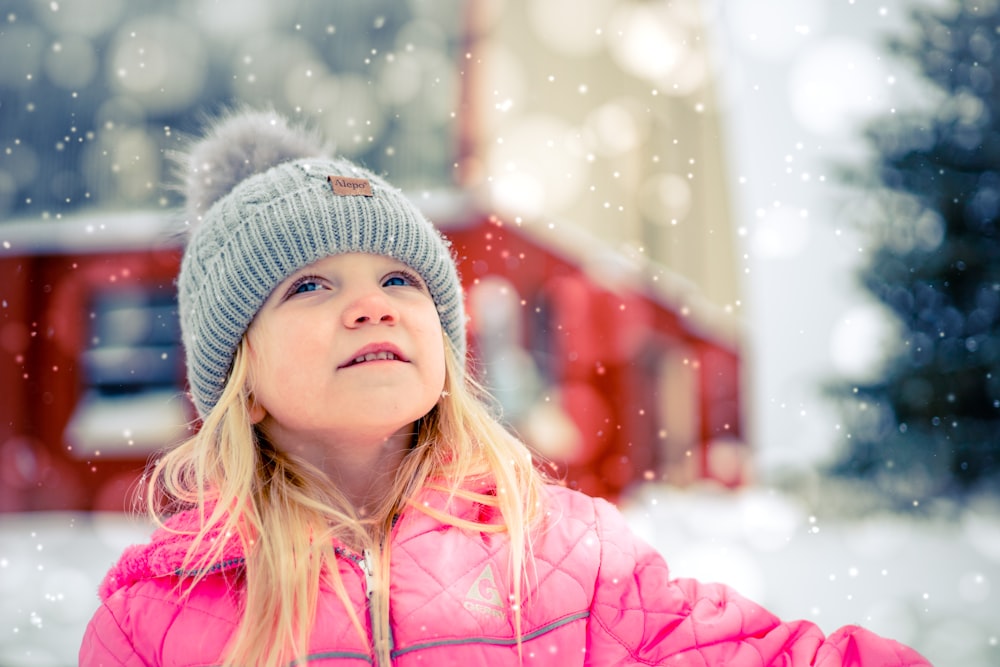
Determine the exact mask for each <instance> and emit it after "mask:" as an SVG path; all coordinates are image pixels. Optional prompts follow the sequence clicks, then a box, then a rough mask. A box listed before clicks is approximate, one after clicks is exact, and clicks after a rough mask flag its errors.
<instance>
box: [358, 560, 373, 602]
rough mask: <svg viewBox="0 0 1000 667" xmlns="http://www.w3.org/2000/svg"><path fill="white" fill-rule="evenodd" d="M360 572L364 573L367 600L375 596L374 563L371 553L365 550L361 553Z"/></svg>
mask: <svg viewBox="0 0 1000 667" xmlns="http://www.w3.org/2000/svg"><path fill="white" fill-rule="evenodd" d="M360 565H361V570H362V571H363V572H364V573H365V597H367V598H368V599H369V600H371V599H372V596H373V595H375V563H374V559H373V558H372V552H371V551H369V550H368V549H365V550H364V551H362V552H361V563H360Z"/></svg>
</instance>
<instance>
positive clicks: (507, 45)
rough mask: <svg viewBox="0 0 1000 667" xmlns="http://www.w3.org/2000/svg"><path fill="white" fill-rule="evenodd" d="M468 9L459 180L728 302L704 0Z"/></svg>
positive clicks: (589, 0) (735, 296)
mask: <svg viewBox="0 0 1000 667" xmlns="http://www.w3.org/2000/svg"><path fill="white" fill-rule="evenodd" d="M469 6H470V7H471V9H469V10H468V11H470V12H472V14H471V15H470V16H469V18H468V20H469V22H470V24H471V32H472V33H473V35H474V36H473V39H472V41H471V43H470V45H469V49H468V53H467V54H466V63H467V65H468V67H467V69H465V71H464V73H463V76H466V77H467V80H466V81H465V84H466V85H467V86H469V91H468V92H467V103H468V105H469V107H467V108H466V111H467V112H471V113H469V116H470V117H472V118H475V119H476V120H475V122H474V127H472V128H471V129H469V132H470V135H469V136H467V139H468V140H469V141H470V143H469V144H468V146H467V148H468V153H467V154H468V155H469V156H474V157H470V158H469V159H468V161H467V162H466V163H465V164H463V167H464V169H463V172H462V173H463V174H464V178H465V181H466V182H465V185H467V186H479V187H481V189H482V190H483V191H484V192H486V193H488V196H489V198H490V202H491V206H493V207H496V208H498V209H499V210H501V211H502V212H504V214H505V215H506V216H508V217H511V218H515V219H516V218H517V217H518V216H520V218H521V220H522V223H523V224H524V225H526V226H529V227H530V226H531V225H535V226H538V225H544V226H545V227H546V229H544V230H541V231H544V232H546V233H547V235H555V236H559V231H560V229H565V228H566V226H573V227H575V228H578V229H582V230H584V231H585V232H588V233H589V234H588V235H590V236H594V237H597V238H599V239H601V240H602V241H603V242H604V243H606V244H607V245H608V247H610V248H612V249H614V250H616V251H618V252H620V253H622V254H623V255H624V256H625V257H628V258H630V259H641V258H645V259H647V260H651V262H650V263H649V264H648V265H647V266H646V267H645V269H644V270H645V271H646V272H647V273H653V274H654V275H658V276H659V277H658V278H657V280H659V279H660V278H663V279H664V280H663V282H664V283H671V284H673V285H677V284H684V283H688V282H690V283H693V285H694V286H696V290H695V292H697V293H699V296H700V297H704V298H705V299H707V301H708V302H710V304H712V305H713V306H714V308H713V309H718V310H719V311H720V312H726V311H728V310H729V309H730V307H731V306H733V305H734V304H735V303H736V302H737V301H738V300H739V298H740V297H739V286H738V282H737V278H738V276H737V270H736V266H737V262H736V258H735V256H734V252H735V251H734V241H735V239H734V230H733V229H732V222H731V215H730V206H729V199H728V195H727V185H726V183H727V177H726V173H725V164H724V159H725V155H724V152H723V149H722V142H723V137H722V135H721V133H720V127H721V123H720V119H719V117H718V108H717V106H716V103H715V96H714V92H713V80H712V75H711V69H712V68H711V65H710V58H709V54H708V49H709V45H708V44H707V43H706V37H705V35H706V31H705V30H704V29H703V26H702V23H701V20H702V19H701V17H700V15H699V14H698V11H697V10H698V7H699V2H698V1H697V0H677V1H674V2H671V3H667V2H662V1H656V0H653V1H647V2H638V1H628V0H583V1H581V0H505V1H500V0H497V1H488V2H481V3H480V2H472V3H469ZM567 236H569V234H567ZM638 264H639V265H642V264H643V263H642V262H641V261H640V262H639V263H638ZM664 269H665V270H664ZM685 298H687V297H685Z"/></svg>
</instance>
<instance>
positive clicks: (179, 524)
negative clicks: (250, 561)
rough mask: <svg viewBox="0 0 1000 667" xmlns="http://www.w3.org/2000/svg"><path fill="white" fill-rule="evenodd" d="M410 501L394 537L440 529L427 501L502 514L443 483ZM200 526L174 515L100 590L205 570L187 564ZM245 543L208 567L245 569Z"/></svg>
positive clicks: (442, 508) (472, 516)
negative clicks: (186, 558) (188, 554)
mask: <svg viewBox="0 0 1000 667" xmlns="http://www.w3.org/2000/svg"><path fill="white" fill-rule="evenodd" d="M461 490H463V491H474V492H478V493H485V494H487V495H490V494H492V493H493V487H492V486H491V485H489V484H488V483H486V482H482V483H477V482H471V483H466V484H465V485H463V486H462V487H461ZM410 505H411V506H409V507H405V508H403V510H402V512H401V514H400V517H399V520H398V521H397V522H396V527H395V529H394V530H393V538H392V539H393V541H394V542H396V541H405V540H408V539H410V538H412V537H415V536H417V535H420V534H423V533H426V532H429V531H434V530H439V529H440V527H441V521H440V520H439V519H436V518H434V516H432V514H430V513H428V512H426V511H422V510H421V508H420V507H419V506H421V505H422V506H423V507H424V508H426V509H429V510H431V512H440V513H444V514H448V515H451V516H454V517H456V518H458V519H463V520H467V521H477V522H480V523H493V522H495V521H496V520H497V519H498V518H499V513H498V512H497V511H496V510H495V509H494V508H492V507H489V506H486V505H483V504H482V503H478V502H475V501H473V500H471V499H469V498H468V497H466V496H465V495H463V494H462V493H461V491H459V492H458V493H456V494H452V493H451V492H450V491H449V490H448V489H447V488H445V487H444V486H443V485H437V484H434V483H430V484H428V486H426V487H425V488H423V489H421V490H420V491H419V492H417V494H415V496H414V498H413V500H412V501H411V503H410ZM200 526H201V518H200V513H199V512H198V511H197V510H187V511H183V512H180V513H178V514H175V515H173V516H172V517H170V518H169V519H168V520H167V521H166V522H165V523H164V525H163V526H162V527H160V528H157V529H156V530H155V531H154V532H153V534H152V536H151V537H150V541H149V542H148V543H145V544H135V545H132V546H130V547H128V548H126V549H125V551H124V552H123V553H122V556H121V558H119V560H118V562H117V563H116V564H115V565H114V566H112V568H111V569H110V571H109V572H108V573H107V575H105V577H104V580H103V581H102V582H101V584H100V587H99V589H98V593H99V595H100V597H101V599H102V600H106V599H107V598H108V597H110V596H111V595H112V594H113V593H114V592H115V591H117V590H119V589H121V588H125V587H127V586H130V585H132V584H135V583H138V582H140V581H145V580H148V579H155V578H159V577H187V576H194V575H196V574H202V572H201V571H190V570H185V569H184V560H185V556H186V555H187V552H188V549H189V548H190V547H191V543H192V542H193V540H194V536H195V535H196V534H197V532H198V530H199V528H200ZM220 537H221V536H220V534H219V531H218V529H213V530H212V531H210V532H209V535H208V536H207V538H208V539H206V540H204V541H203V542H202V549H201V553H199V554H196V555H201V554H202V553H204V552H206V551H208V549H209V548H211V547H212V546H214V544H215V542H216V540H218V539H220ZM244 558H245V556H244V553H243V548H242V546H241V545H240V542H239V539H238V538H237V537H236V536H235V535H231V536H229V537H228V538H227V539H226V543H225V546H224V547H223V550H222V553H221V557H220V558H219V559H218V560H217V561H216V562H215V563H214V564H212V565H211V566H210V567H209V568H208V571H209V572H225V571H228V570H236V569H240V568H242V566H243V562H244Z"/></svg>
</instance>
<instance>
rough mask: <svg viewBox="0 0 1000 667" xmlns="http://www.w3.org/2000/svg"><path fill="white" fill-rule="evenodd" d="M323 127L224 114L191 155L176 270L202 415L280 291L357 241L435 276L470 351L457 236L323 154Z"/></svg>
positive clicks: (442, 309) (447, 326)
mask: <svg viewBox="0 0 1000 667" xmlns="http://www.w3.org/2000/svg"><path fill="white" fill-rule="evenodd" d="M324 152H325V149H324V147H323V145H322V142H321V140H320V139H319V137H317V136H315V135H314V134H312V133H310V132H308V131H306V130H304V129H302V128H297V127H292V126H290V125H289V123H288V122H287V121H286V120H285V119H284V118H282V117H280V116H279V115H277V114H276V113H274V112H267V111H241V112H237V113H233V114H229V115H227V116H225V117H222V118H220V119H219V120H218V121H216V122H215V123H214V124H213V125H212V126H211V127H210V128H209V131H208V132H206V135H205V137H204V138H203V139H201V140H200V141H198V142H197V143H195V144H194V145H193V146H192V148H191V150H190V151H189V152H188V153H187V154H186V155H185V156H183V158H182V160H181V166H182V169H183V171H184V172H185V173H184V179H185V184H184V189H185V196H186V199H187V214H188V222H189V224H190V225H191V235H190V239H189V241H188V244H187V248H186V250H185V252H184V258H183V261H182V262H181V271H180V276H179V277H178V279H177V287H178V301H179V309H180V320H181V333H182V335H183V340H184V348H185V353H186V356H187V373H188V382H189V384H190V390H191V396H192V399H193V401H194V404H195V407H196V408H197V409H198V413H199V414H200V415H201V416H202V417H205V416H206V415H207V414H208V412H209V411H210V410H211V409H212V408H213V407H214V406H215V404H216V403H217V402H218V400H219V397H220V396H221V395H222V391H223V388H224V386H225V384H226V379H227V377H228V375H229V371H230V368H231V366H232V362H233V356H234V355H235V353H236V349H237V347H238V346H239V343H240V339H241V338H242V337H243V334H244V333H245V332H246V330H247V328H248V327H249V326H250V322H251V321H252V320H253V318H254V315H256V313H257V311H258V310H259V309H260V307H261V306H262V305H263V304H264V301H265V300H266V299H267V297H268V296H269V295H270V293H271V292H272V290H274V288H275V287H277V286H278V284H279V283H280V282H282V281H283V280H284V279H285V278H287V277H288V276H289V275H291V274H292V273H294V272H295V271H297V270H298V269H300V268H302V267H304V266H306V265H308V264H311V263H312V262H315V261H317V260H319V259H322V258H323V257H327V256H329V255H336V254H339V253H348V252H365V253H373V254H378V255H387V256H389V257H393V258H395V259H398V260H400V261H402V262H404V263H405V264H407V265H409V266H410V267H411V268H413V269H414V270H415V271H416V272H417V273H418V274H420V276H421V278H423V280H424V281H425V283H426V284H427V287H428V289H429V291H430V294H431V297H432V298H433V299H434V303H435V305H436V306H437V310H438V315H439V317H440V318H441V326H442V328H443V329H444V332H445V333H446V334H447V336H448V337H449V338H450V339H451V342H452V344H453V345H454V347H455V349H456V350H457V351H458V353H459V355H460V358H462V359H464V357H465V351H466V342H465V313H464V309H463V304H462V292H461V285H460V283H459V279H458V273H457V271H456V268H455V261H454V258H453V257H452V253H451V250H450V246H449V244H448V242H447V241H445V240H444V239H443V238H442V237H441V235H440V233H438V231H437V230H436V229H435V228H434V227H433V226H432V225H431V223H430V222H428V221H427V219H426V218H424V216H423V215H422V214H421V212H420V211H419V210H418V209H417V207H416V206H414V204H413V203H412V202H411V201H410V200H409V199H407V198H406V197H405V196H404V195H403V194H402V193H401V192H400V191H399V190H396V189H395V188H393V187H392V186H391V185H389V184H388V183H387V182H385V181H384V180H383V179H381V178H379V177H378V176H376V175H375V174H373V173H371V172H369V171H366V170H365V169H362V168H361V167H358V166H357V165H355V164H352V163H351V162H350V161H348V160H346V159H343V158H330V157H323V156H322V154H323V153H324Z"/></svg>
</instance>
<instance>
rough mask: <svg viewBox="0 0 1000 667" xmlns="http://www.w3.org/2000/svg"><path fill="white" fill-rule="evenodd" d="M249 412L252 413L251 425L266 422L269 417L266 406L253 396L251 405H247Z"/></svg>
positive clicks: (251, 396)
mask: <svg viewBox="0 0 1000 667" xmlns="http://www.w3.org/2000/svg"><path fill="white" fill-rule="evenodd" d="M247 412H248V413H250V423H251V424H254V425H256V424H259V423H261V422H262V421H264V417H266V416H267V410H265V409H264V406H263V405H261V404H260V403H258V402H257V398H256V397H255V396H254V395H253V394H251V395H250V403H249V404H248V405H247Z"/></svg>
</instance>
